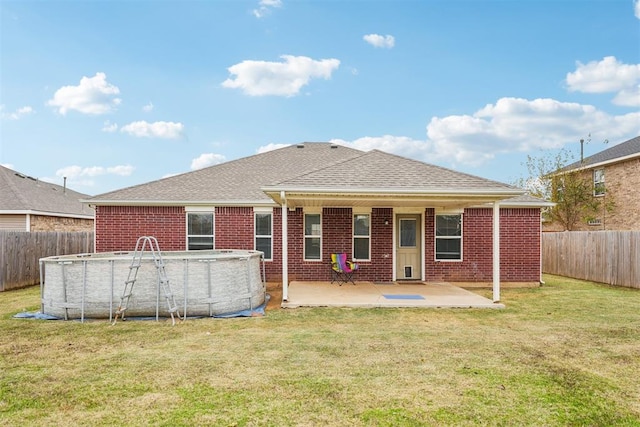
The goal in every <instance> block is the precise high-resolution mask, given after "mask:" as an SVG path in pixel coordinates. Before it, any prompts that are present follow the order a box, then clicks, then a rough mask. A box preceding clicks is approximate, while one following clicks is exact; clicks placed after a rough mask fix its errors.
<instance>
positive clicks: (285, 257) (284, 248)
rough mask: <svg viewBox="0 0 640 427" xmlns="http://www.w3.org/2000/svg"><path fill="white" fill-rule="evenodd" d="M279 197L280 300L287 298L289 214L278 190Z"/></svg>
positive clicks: (282, 196) (283, 193)
mask: <svg viewBox="0 0 640 427" xmlns="http://www.w3.org/2000/svg"><path fill="white" fill-rule="evenodd" d="M280 199H281V200H282V205H281V206H282V207H281V209H282V213H281V216H282V301H288V300H289V240H288V238H287V236H288V234H289V232H288V229H287V228H288V223H287V217H288V216H289V208H288V207H287V198H286V194H285V192H284V191H281V192H280Z"/></svg>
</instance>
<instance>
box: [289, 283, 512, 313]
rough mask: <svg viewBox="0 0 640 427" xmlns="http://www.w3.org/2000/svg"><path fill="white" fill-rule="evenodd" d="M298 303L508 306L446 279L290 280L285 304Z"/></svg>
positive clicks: (294, 304) (308, 304) (301, 304)
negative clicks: (341, 282) (425, 280)
mask: <svg viewBox="0 0 640 427" xmlns="http://www.w3.org/2000/svg"><path fill="white" fill-rule="evenodd" d="M298 307H366V308H374V307H420V308H505V306H504V304H500V303H495V302H493V301H491V300H490V299H488V298H485V297H483V296H480V295H478V294H476V293H473V292H471V291H468V290H466V289H462V288H460V287H458V286H454V285H452V284H450V283H445V282H437V283H433V282H429V283H426V282H415V283H413V282H412V283H405V282H394V283H389V284H379V283H373V282H367V281H357V282H356V284H355V285H353V284H351V283H346V284H343V285H342V286H339V285H338V284H336V283H330V282H302V281H292V282H290V283H289V298H288V300H286V301H283V302H282V308H298Z"/></svg>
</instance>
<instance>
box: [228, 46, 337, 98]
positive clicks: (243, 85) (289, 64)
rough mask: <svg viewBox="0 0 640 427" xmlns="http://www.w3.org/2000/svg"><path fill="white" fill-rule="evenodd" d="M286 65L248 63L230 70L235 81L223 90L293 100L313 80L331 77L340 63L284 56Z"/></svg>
mask: <svg viewBox="0 0 640 427" xmlns="http://www.w3.org/2000/svg"><path fill="white" fill-rule="evenodd" d="M281 58H282V59H284V62H268V61H252V60H246V61H242V62H240V63H238V64H235V65H232V66H231V67H229V68H228V70H229V73H231V74H233V75H235V76H236V77H235V79H232V78H229V79H227V80H225V81H224V82H222V86H223V87H226V88H232V89H242V91H243V92H244V93H245V94H247V95H251V96H265V95H277V96H294V95H297V94H298V93H299V92H300V89H301V88H302V87H303V86H305V85H307V84H309V80H311V79H312V78H323V79H325V80H327V79H329V78H330V77H331V73H332V72H333V71H334V70H335V69H337V68H338V67H339V66H340V61H339V60H337V59H321V60H319V61H316V60H313V59H311V58H308V57H306V56H292V55H282V56H281Z"/></svg>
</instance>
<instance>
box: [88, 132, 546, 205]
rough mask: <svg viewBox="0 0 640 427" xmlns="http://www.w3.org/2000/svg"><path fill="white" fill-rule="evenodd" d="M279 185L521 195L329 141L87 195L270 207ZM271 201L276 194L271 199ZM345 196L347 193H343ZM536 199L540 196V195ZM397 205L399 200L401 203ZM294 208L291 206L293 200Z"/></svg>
mask: <svg viewBox="0 0 640 427" xmlns="http://www.w3.org/2000/svg"><path fill="white" fill-rule="evenodd" d="M280 191H285V192H287V193H289V192H300V191H303V192H304V193H306V194H307V195H309V194H311V193H317V192H319V193H328V192H334V193H341V194H342V197H344V198H346V197H350V196H351V195H354V194H355V195H357V194H369V195H371V196H372V197H374V196H375V197H380V196H382V197H384V196H385V195H386V196H389V197H391V196H392V195H399V194H403V193H404V194H406V195H420V197H422V198H423V200H424V197H425V196H437V197H438V198H443V197H449V198H452V200H453V198H456V199H459V198H463V197H464V196H474V197H475V196H478V195H482V196H485V198H484V199H482V198H477V199H474V200H476V201H477V202H479V203H482V202H486V201H488V200H489V199H488V198H490V199H491V200H500V199H506V198H510V197H514V196H519V195H521V194H522V193H523V192H524V191H523V190H521V189H519V188H516V187H513V186H510V185H507V184H503V183H500V182H496V181H491V180H488V179H484V178H480V177H476V176H473V175H469V174H465V173H461V172H457V171H453V170H450V169H446V168H442V167H439V166H434V165H430V164H427V163H423V162H419V161H417V160H412V159H408V158H404V157H401V156H396V155H393V154H389V153H385V152H382V151H378V150H373V151H368V152H364V151H360V150H355V149H352V148H349V147H345V146H341V145H335V144H331V143H303V144H297V145H292V146H288V147H284V148H281V149H278V150H273V151H269V152H266V153H261V154H256V155H253V156H250V157H245V158H242V159H238V160H234V161H230V162H227V163H222V164H219V165H214V166H210V167H208V168H205V169H200V170H197V171H194V172H188V173H185V174H182V175H177V176H172V177H169V178H164V179H161V180H157V181H153V182H149V183H146V184H141V185H137V186H134V187H129V188H125V189H122V190H117V191H112V192H109V193H105V194H101V195H97V196H95V197H93V198H90V199H87V200H85V202H86V203H90V204H96V205H117V204H120V205H121V204H127V205H147V204H156V205H158V204H162V205H185V204H186V205H189V204H192V205H197V204H209V205H211V204H225V205H234V204H235V205H254V206H255V205H259V204H266V205H273V204H274V200H275V201H276V202H277V203H282V200H280V198H279V195H280ZM272 199H273V200H272ZM343 200H346V199H343ZM536 200H537V199H536ZM396 205H397V204H396ZM289 206H292V205H289Z"/></svg>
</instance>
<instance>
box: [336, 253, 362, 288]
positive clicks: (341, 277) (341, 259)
mask: <svg viewBox="0 0 640 427" xmlns="http://www.w3.org/2000/svg"><path fill="white" fill-rule="evenodd" d="M357 271H358V264H356V263H355V262H351V261H347V254H346V253H344V252H342V253H337V254H331V283H333V282H338V284H339V285H340V286H342V284H343V283H347V282H351V283H353V284H354V285H355V284H356V283H355V282H354V281H353V275H354V274H355V273H356V272H357Z"/></svg>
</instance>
